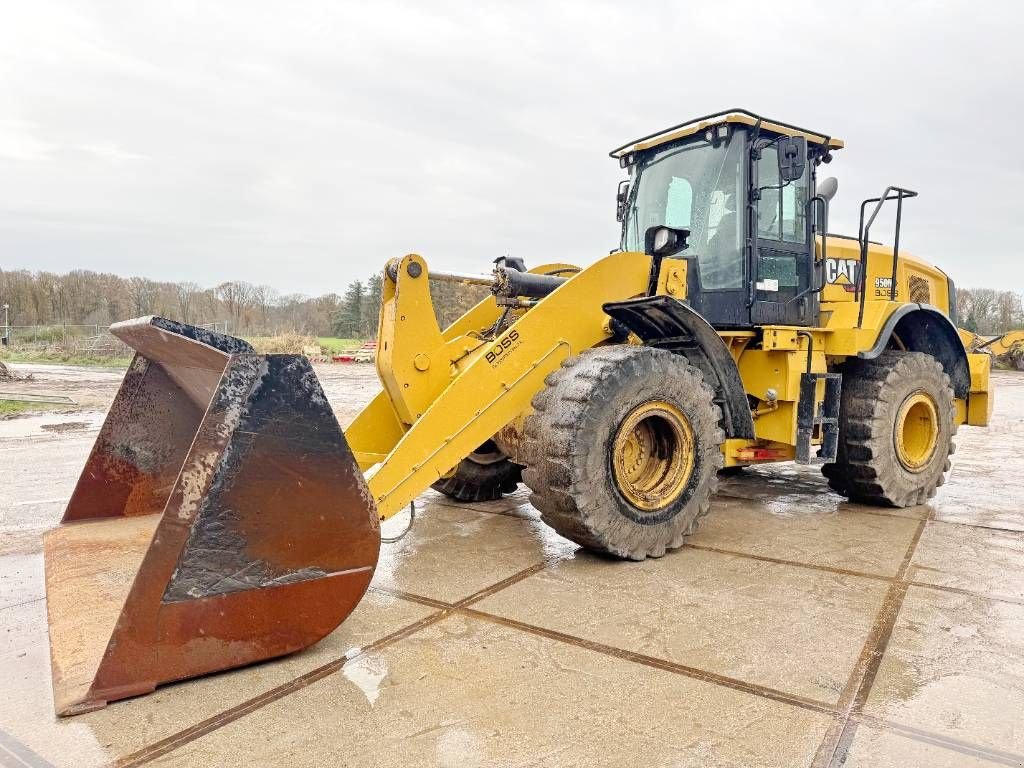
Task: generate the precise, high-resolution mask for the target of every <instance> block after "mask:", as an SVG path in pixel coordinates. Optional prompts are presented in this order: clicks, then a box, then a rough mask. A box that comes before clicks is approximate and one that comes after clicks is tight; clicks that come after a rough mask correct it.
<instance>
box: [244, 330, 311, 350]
mask: <svg viewBox="0 0 1024 768" xmlns="http://www.w3.org/2000/svg"><path fill="white" fill-rule="evenodd" d="M249 343H250V344H252V346H253V348H254V349H255V350H256V351H257V352H259V353H260V354H261V355H282V354H284V355H288V354H290V355H319V354H320V353H321V350H320V344H319V342H317V340H316V339H314V338H313V337H312V336H303V335H302V334H299V333H282V334H279V335H277V336H259V337H256V338H253V339H249Z"/></svg>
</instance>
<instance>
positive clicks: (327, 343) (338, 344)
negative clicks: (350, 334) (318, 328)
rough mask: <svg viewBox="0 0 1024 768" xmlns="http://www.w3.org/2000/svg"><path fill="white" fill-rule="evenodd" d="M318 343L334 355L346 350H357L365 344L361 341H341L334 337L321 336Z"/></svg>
mask: <svg viewBox="0 0 1024 768" xmlns="http://www.w3.org/2000/svg"><path fill="white" fill-rule="evenodd" d="M317 341H318V342H319V343H320V346H321V347H323V348H324V351H325V352H328V353H329V354H332V355H333V354H335V353H337V352H341V351H342V350H345V349H355V348H356V347H358V346H359V345H360V344H362V343H363V342H362V340H361V339H339V338H336V337H334V336H320V337H319V338H318V339H317Z"/></svg>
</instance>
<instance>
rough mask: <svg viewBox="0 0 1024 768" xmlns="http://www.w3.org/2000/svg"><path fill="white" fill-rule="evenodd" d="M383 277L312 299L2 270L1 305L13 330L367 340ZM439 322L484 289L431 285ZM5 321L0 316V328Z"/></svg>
mask: <svg viewBox="0 0 1024 768" xmlns="http://www.w3.org/2000/svg"><path fill="white" fill-rule="evenodd" d="M382 283H383V281H382V276H381V273H379V272H378V273H375V274H373V275H370V276H369V277H368V278H367V279H366V280H356V281H353V282H351V283H349V285H348V287H347V288H346V289H345V291H344V292H343V293H342V294H337V293H325V294H323V295H321V296H316V297H311V296H306V295H302V294H284V295H282V294H280V293H279V292H278V291H277V290H275V289H274V288H272V287H271V286H268V285H253V284H251V283H247V282H244V281H241V280H232V281H228V282H224V283H220V284H219V285H215V286H213V287H207V288H204V287H202V286H200V285H198V284H197V283H194V282H160V281H156V280H149V279H147V278H144V277H120V276H118V275H113V274H108V273H100V272H90V271H88V270H75V271H73V272H68V273H66V274H57V273H53V272H30V271H28V270H2V269H0V305H3V304H7V305H9V310H8V320H9V323H10V324H11V325H12V326H62V325H65V326H71V325H96V326H100V327H103V326H107V325H110V324H111V323H116V322H118V321H120V320H126V319H128V318H132V317H141V316H143V315H162V316H164V317H169V318H172V319H174V320H179V321H181V322H184V323H191V324H194V325H202V324H207V323H226V325H227V329H228V332H230V333H233V334H235V335H239V336H275V335H278V334H282V333H298V334H302V335H304V336H337V337H341V338H355V339H370V338H373V337H375V336H376V334H377V316H378V313H379V311H380V303H381V291H382ZM431 293H432V295H433V296H434V301H435V309H436V311H437V315H438V322H439V323H441V324H442V327H443V326H446V325H448V324H449V323H451V322H452V321H453V320H454V319H455V318H457V317H458V316H459V315H460V314H462V312H464V311H465V310H466V309H468V308H469V307H471V306H472V305H473V304H474V303H476V302H477V301H479V300H480V299H481V298H482V297H483V296H484V295H485V294H486V289H479V288H476V289H467V288H466V287H459V286H454V285H452V284H443V283H434V282H432V283H431ZM2 322H3V316H2V315H0V323H2Z"/></svg>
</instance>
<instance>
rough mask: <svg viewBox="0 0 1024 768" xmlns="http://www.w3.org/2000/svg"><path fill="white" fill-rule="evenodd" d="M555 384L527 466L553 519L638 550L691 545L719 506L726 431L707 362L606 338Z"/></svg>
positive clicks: (619, 550) (582, 539) (538, 502)
mask: <svg viewBox="0 0 1024 768" xmlns="http://www.w3.org/2000/svg"><path fill="white" fill-rule="evenodd" d="M545 383H546V385H547V386H546V388H545V389H544V390H542V391H541V392H540V393H539V394H537V395H536V397H534V399H533V409H534V410H533V413H531V414H530V415H529V416H528V417H527V419H526V425H525V433H526V451H525V455H526V461H527V466H526V468H525V469H524V470H523V482H524V483H525V484H526V485H527V486H529V488H530V490H531V491H532V495H531V496H530V501H531V503H532V504H533V506H534V507H536V508H537V509H538V510H539V511H540V513H541V518H542V519H543V520H544V522H545V523H547V524H548V525H550V526H551V527H552V528H554V529H555V530H556V531H557V532H558V533H560V534H561V535H562V536H565V537H566V538H568V539H571V540H572V541H575V542H576V543H577V544H580V545H581V546H583V547H586V548H587V549H590V550H593V551H596V552H602V553H606V554H610V555H613V556H616V557H621V558H628V559H631V560H643V559H644V558H646V557H660V556H661V555H663V554H665V552H666V551H667V550H671V549H676V548H677V547H680V546H682V544H683V540H684V538H685V537H686V536H688V535H689V534H691V533H692V532H693V531H694V530H695V529H696V527H697V523H698V521H699V519H700V518H701V517H702V516H703V515H705V514H706V513H707V511H708V507H709V505H710V498H711V495H712V493H714V491H715V488H716V487H717V483H718V480H717V472H718V469H719V468H720V467H721V466H722V451H721V445H722V442H723V441H724V439H725V435H724V433H723V432H722V429H721V427H720V426H719V419H720V417H721V412H720V411H719V408H718V406H717V405H715V404H714V401H713V397H714V393H713V391H712V390H711V387H709V386H708V385H707V384H706V383H705V381H704V379H703V377H702V376H701V374H700V372H699V371H698V370H697V369H696V368H694V367H692V366H691V365H689V363H687V361H686V359H685V358H684V357H682V356H679V355H674V354H672V353H670V352H666V351H664V350H657V349H651V348H649V347H636V346H618V347H602V348H599V349H592V350H588V351H586V352H584V353H582V354H581V355H579V356H577V357H573V358H570V359H568V360H566V361H565V362H564V363H563V364H562V368H561V369H560V370H558V371H556V372H554V373H552V374H550V375H549V376H548V378H547V380H546V382H545Z"/></svg>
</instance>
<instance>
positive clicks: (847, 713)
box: [811, 519, 928, 768]
mask: <svg viewBox="0 0 1024 768" xmlns="http://www.w3.org/2000/svg"><path fill="white" fill-rule="evenodd" d="M927 524H928V521H927V520H926V519H925V520H921V521H919V522H918V525H917V528H916V529H915V531H914V535H913V536H912V537H911V539H910V543H909V544H908V545H907V551H906V552H905V553H904V555H903V560H902V562H901V563H900V567H899V569H898V570H897V572H896V578H895V579H893V581H892V583H891V584H890V585H889V589H888V591H887V592H886V595H885V599H884V600H883V601H882V605H881V606H880V607H879V609H878V613H877V614H876V615H875V621H874V622H873V624H872V626H871V630H870V631H869V632H868V636H867V638H866V639H865V641H864V646H863V648H862V649H861V653H860V656H859V658H858V659H857V663H856V664H854V666H853V670H852V671H851V672H850V677H849V679H848V680H847V682H846V686H845V687H844V688H843V692H842V694H841V695H840V697H839V707H840V710H841V714H840V716H839V718H838V719H837V721H836V722H835V723H834V724H833V725H832V726H831V727H830V728H829V729H828V731H826V733H825V738H824V739H822V742H821V745H820V746H819V747H818V751H817V752H816V753H815V755H814V760H813V761H812V762H811V766H812V768H825V767H826V766H828V768H839V766H841V765H842V760H843V758H842V756H841V754H840V746H848V745H849V744H850V743H851V742H852V740H853V733H854V732H855V731H856V728H857V724H856V722H852V723H851V717H852V716H853V715H859V714H860V713H861V710H862V709H863V707H864V702H866V701H867V698H868V695H869V694H870V693H871V687H872V686H873V685H874V682H875V678H876V677H877V676H878V668H879V666H880V665H881V663H882V657H883V656H884V655H885V651H886V649H887V648H888V647H889V641H890V639H891V638H892V632H893V628H894V627H895V626H896V619H897V617H898V616H899V613H900V609H901V608H902V607H903V600H904V598H906V596H907V590H908V589H909V588H910V584H909V582H908V581H907V575H908V572H909V570H910V565H911V563H912V562H913V560H914V554H915V552H917V545H918V544H919V543H920V541H921V536H922V535H923V534H924V529H925V527H926V526H927ZM844 754H845V752H844Z"/></svg>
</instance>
